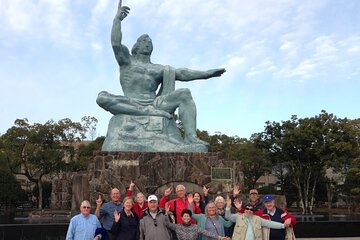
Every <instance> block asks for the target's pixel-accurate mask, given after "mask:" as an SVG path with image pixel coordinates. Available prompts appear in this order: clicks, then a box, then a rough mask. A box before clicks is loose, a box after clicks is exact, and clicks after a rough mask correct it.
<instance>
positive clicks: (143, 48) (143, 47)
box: [138, 37, 153, 55]
mask: <svg viewBox="0 0 360 240" xmlns="http://www.w3.org/2000/svg"><path fill="white" fill-rule="evenodd" d="M152 50H153V45H152V41H151V39H150V38H149V37H145V38H142V39H141V40H140V44H139V52H138V53H140V54H148V55H150V54H151V52H152Z"/></svg>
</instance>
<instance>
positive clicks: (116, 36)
mask: <svg viewBox="0 0 360 240" xmlns="http://www.w3.org/2000/svg"><path fill="white" fill-rule="evenodd" d="M129 11H130V8H129V7H127V6H121V0H120V1H119V6H118V10H117V13H116V15H115V18H114V21H113V26H112V29H111V45H112V48H113V51H114V54H115V57H116V60H117V61H118V63H119V65H122V64H123V63H125V62H126V60H127V59H128V58H129V50H128V49H127V47H126V46H124V45H122V44H121V40H122V32H121V21H122V20H123V19H124V18H126V16H127V15H128V14H129Z"/></svg>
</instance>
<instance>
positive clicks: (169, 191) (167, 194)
mask: <svg viewBox="0 0 360 240" xmlns="http://www.w3.org/2000/svg"><path fill="white" fill-rule="evenodd" d="M171 192H172V187H169V188H167V189H165V192H164V195H165V196H169V195H170V194H171Z"/></svg>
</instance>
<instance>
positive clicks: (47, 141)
mask: <svg viewBox="0 0 360 240" xmlns="http://www.w3.org/2000/svg"><path fill="white" fill-rule="evenodd" d="M87 120H88V121H90V120H92V119H90V120H89V119H87ZM88 128H89V126H88ZM86 130H87V128H86V127H83V126H82V125H81V124H80V123H78V122H72V121H71V120H70V119H68V118H65V119H62V120H59V121H58V122H55V121H53V120H49V121H47V122H46V123H45V124H40V123H34V124H29V122H28V120H27V119H17V120H16V121H15V126H13V127H11V128H10V129H8V130H7V132H6V133H5V134H3V135H1V136H0V147H1V149H0V152H1V153H2V156H3V157H5V158H6V161H7V163H8V166H9V168H10V170H11V171H12V172H13V173H15V174H21V175H24V176H26V177H27V178H28V179H29V181H31V182H33V183H35V184H36V185H37V186H38V188H39V189H41V188H42V177H43V176H44V175H46V174H50V173H54V172H58V171H59V170H60V169H64V167H65V161H64V159H65V158H68V159H70V160H71V159H72V158H73V157H74V156H75V150H74V144H73V143H74V142H76V141H80V140H82V139H84V138H85V134H86ZM39 197H40V201H39V208H42V200H41V198H42V192H40V193H39Z"/></svg>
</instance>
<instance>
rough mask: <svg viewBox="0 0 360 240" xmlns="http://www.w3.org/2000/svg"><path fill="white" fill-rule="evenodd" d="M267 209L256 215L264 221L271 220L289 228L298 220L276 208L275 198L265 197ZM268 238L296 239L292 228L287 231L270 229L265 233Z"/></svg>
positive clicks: (283, 210)
mask: <svg viewBox="0 0 360 240" xmlns="http://www.w3.org/2000/svg"><path fill="white" fill-rule="evenodd" d="M263 203H264V205H265V208H263V209H261V210H260V211H258V212H256V215H258V216H260V217H261V218H263V219H267V220H271V221H274V222H279V223H285V224H286V225H288V226H294V225H295V224H296V219H295V217H294V216H292V215H291V214H290V213H289V212H288V211H286V210H285V209H282V208H278V207H276V206H275V198H274V197H273V196H272V195H266V196H265V197H263ZM264 234H266V235H267V236H266V238H267V239H269V240H285V239H287V240H291V239H294V237H295V236H294V231H293V229H292V228H287V229H286V230H285V229H268V228H266V229H265V231H264Z"/></svg>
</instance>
